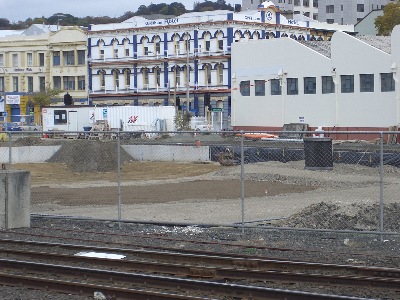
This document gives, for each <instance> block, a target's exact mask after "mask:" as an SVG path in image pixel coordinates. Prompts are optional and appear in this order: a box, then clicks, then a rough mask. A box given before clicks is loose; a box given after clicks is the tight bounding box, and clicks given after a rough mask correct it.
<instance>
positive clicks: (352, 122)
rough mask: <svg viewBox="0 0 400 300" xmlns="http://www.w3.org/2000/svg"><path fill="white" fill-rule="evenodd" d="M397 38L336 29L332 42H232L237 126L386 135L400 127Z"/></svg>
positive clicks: (398, 29) (234, 121)
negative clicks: (305, 127)
mask: <svg viewBox="0 0 400 300" xmlns="http://www.w3.org/2000/svg"><path fill="white" fill-rule="evenodd" d="M399 40H400V26H397V27H395V29H394V30H393V33H392V36H391V37H377V36H355V37H354V36H351V35H348V34H346V33H344V32H339V31H337V32H335V33H334V34H333V36H332V39H331V41H326V42H313V41H295V40H293V39H290V38H281V39H273V40H263V41H248V42H245V43H235V44H233V45H232V89H233V91H232V120H231V121H232V126H233V128H234V129H235V130H247V131H249V130H282V128H283V126H284V125H285V124H290V123H304V124H307V125H308V128H309V129H310V130H314V129H315V128H318V127H319V126H322V127H323V129H324V130H328V131H332V130H334V131H355V130H357V131H387V130H388V129H389V128H390V127H391V126H398V125H399V123H400V87H399V74H398V67H399V65H400V44H399V43H398V41H399ZM395 41H397V42H395ZM244 56H249V57H252V59H251V60H243V59H242V57H244ZM334 138H339V137H334ZM346 138H349V136H346ZM358 138H360V137H358Z"/></svg>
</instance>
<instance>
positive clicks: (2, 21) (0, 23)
mask: <svg viewBox="0 0 400 300" xmlns="http://www.w3.org/2000/svg"><path fill="white" fill-rule="evenodd" d="M8 26H10V21H9V20H8V19H6V18H0V29H3V28H7V27H8Z"/></svg>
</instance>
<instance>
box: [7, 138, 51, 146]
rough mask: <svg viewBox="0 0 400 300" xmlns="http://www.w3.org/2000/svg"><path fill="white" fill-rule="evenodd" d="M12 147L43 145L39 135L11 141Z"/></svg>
mask: <svg viewBox="0 0 400 300" xmlns="http://www.w3.org/2000/svg"><path fill="white" fill-rule="evenodd" d="M12 145H13V146H14V147H20V146H39V145H44V143H43V141H42V139H41V138H40V137H22V138H19V139H17V140H15V141H14V142H12Z"/></svg>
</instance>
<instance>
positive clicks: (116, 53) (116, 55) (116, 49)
mask: <svg viewBox="0 0 400 300" xmlns="http://www.w3.org/2000/svg"><path fill="white" fill-rule="evenodd" d="M112 46H113V57H114V58H118V57H119V52H118V50H119V49H118V40H117V39H114V40H113V43H112Z"/></svg>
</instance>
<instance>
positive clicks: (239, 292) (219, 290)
mask: <svg viewBox="0 0 400 300" xmlns="http://www.w3.org/2000/svg"><path fill="white" fill-rule="evenodd" d="M0 264H1V266H2V267H3V268H4V269H17V270H21V269H23V270H24V272H25V273H28V272H40V273H44V274H49V275H51V276H53V275H54V274H57V276H60V274H62V275H64V276H67V275H68V276H72V277H73V278H76V277H79V278H85V279H86V280H87V279H92V280H103V281H107V282H109V281H110V280H111V281H112V283H113V284H114V285H115V284H116V283H117V282H124V283H127V284H132V283H135V284H137V285H140V286H141V287H142V286H145V287H146V288H149V287H151V288H157V289H163V290H169V291H171V290H173V291H191V292H193V293H200V294H204V293H205V292H206V293H207V294H210V295H212V296H213V297H214V296H217V295H219V296H229V297H239V298H241V299H243V298H245V299H247V298H249V299H250V298H251V299H254V300H256V299H260V300H261V299H262V300H265V299H287V300H291V299H293V300H294V299H296V300H313V299H321V300H323V299H364V300H365V298H358V297H349V296H340V295H327V294H319V293H309V292H301V291H294V290H283V289H273V288H265V287H256V286H247V285H239V284H228V283H219V282H212V281H200V280H193V279H184V278H176V277H170V276H157V275H148V274H138V273H127V272H116V271H108V270H99V269H91V268H80V267H70V266H62V265H52V264H45V263H32V262H24V261H17V260H0ZM0 275H2V276H0V280H2V278H3V277H6V278H7V274H4V273H0ZM8 283H10V281H8ZM70 283H71V282H70ZM14 285H15V284H14ZM78 285H81V283H79V284H78ZM42 287H47V288H49V287H48V286H45V284H44V283H43V280H42ZM125 290H126V289H125Z"/></svg>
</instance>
